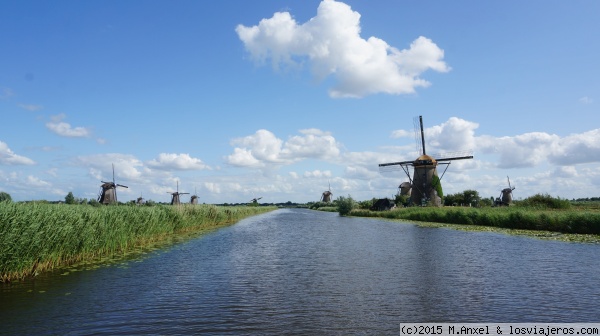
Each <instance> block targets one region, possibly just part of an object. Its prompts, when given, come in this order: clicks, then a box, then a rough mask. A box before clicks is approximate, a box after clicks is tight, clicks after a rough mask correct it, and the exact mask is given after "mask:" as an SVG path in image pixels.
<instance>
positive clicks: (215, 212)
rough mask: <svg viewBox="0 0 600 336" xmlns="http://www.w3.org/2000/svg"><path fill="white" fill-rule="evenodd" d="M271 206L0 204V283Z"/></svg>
mask: <svg viewBox="0 0 600 336" xmlns="http://www.w3.org/2000/svg"><path fill="white" fill-rule="evenodd" d="M274 209H276V208H275V207H218V206H214V205H181V206H151V207H146V206H102V207H97V206H96V207H94V206H87V205H65V204H63V205H57V204H44V203H36V202H34V203H28V204H25V203H8V202H0V281H2V282H7V281H11V280H13V279H20V278H25V277H29V276H34V275H36V274H38V273H39V272H42V271H48V270H52V269H54V268H57V267H63V266H67V265H70V264H74V263H77V262H84V261H93V260H97V259H99V258H104V257H118V256H122V255H125V254H127V253H128V252H131V251H133V250H136V249H139V248H140V247H143V246H146V245H151V244H155V243H158V242H162V241H169V240H171V239H173V238H174V237H176V236H178V235H184V234H192V233H194V234H195V233H201V232H205V231H207V230H212V229H215V228H218V227H222V226H225V225H229V224H232V223H234V222H236V221H238V220H240V219H242V218H244V217H248V216H252V215H255V214H258V213H262V212H267V211H271V210H274Z"/></svg>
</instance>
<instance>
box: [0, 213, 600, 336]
mask: <svg viewBox="0 0 600 336" xmlns="http://www.w3.org/2000/svg"><path fill="white" fill-rule="evenodd" d="M599 253H600V246H599V245H592V244H578V243H564V242H553V241H542V240H536V239H530V238H526V237H513V236H507V235H502V234H494V233H487V232H461V231H454V230H449V229H440V228H421V227H416V226H414V225H410V224H400V223H394V222H387V221H379V220H373V219H364V218H343V217H339V216H338V215H337V214H333V213H321V212H314V211H309V210H300V209H293V210H277V211H275V212H271V213H268V214H264V215H259V216H256V217H252V218H249V219H246V220H243V221H241V222H240V223H238V224H236V225H234V226H231V227H228V228H225V229H222V230H219V231H217V232H213V233H211V234H208V235H206V236H203V237H200V238H197V239H194V240H191V241H188V242H184V243H181V244H179V245H176V246H174V247H171V248H170V249H164V250H162V251H157V252H154V253H151V254H149V255H148V256H147V257H145V258H143V259H139V260H131V261H127V262H123V263H121V264H119V265H114V266H111V267H102V268H99V269H97V270H93V271H81V272H73V273H69V274H68V275H60V274H58V273H57V274H55V275H51V276H47V277H40V278H38V279H36V280H35V281H32V282H27V283H22V284H14V285H4V286H1V287H0V288H1V289H2V292H0V325H1V326H2V328H1V329H0V334H7V335H9V334H10V335H17V334H18V335H38V334H69V335H92V334H94V335H98V334H106V335H119V334H122V335H125V334H126V335H131V334H170V335H173V334H192V333H195V334H200V333H201V334H219V335H222V334H262V335H265V334H273V335H275V334H282V333H287V334H340V335H341V334H361V333H362V334H397V332H398V325H399V323H400V322H432V321H436V322H598V316H600V308H599V306H598V305H597V300H598V299H599V298H600V289H599V287H598V286H597V284H598V283H600V281H599V280H600V272H599V271H598V266H599V262H598V258H597V256H598V255H599Z"/></svg>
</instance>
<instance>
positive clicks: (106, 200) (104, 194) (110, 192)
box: [98, 163, 129, 204]
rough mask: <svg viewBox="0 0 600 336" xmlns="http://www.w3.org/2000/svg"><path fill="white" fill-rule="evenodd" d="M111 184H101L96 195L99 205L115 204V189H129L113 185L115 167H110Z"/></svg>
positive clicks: (120, 185)
mask: <svg viewBox="0 0 600 336" xmlns="http://www.w3.org/2000/svg"><path fill="white" fill-rule="evenodd" d="M112 177H113V180H112V182H104V181H101V182H102V185H101V186H100V193H99V195H98V202H100V203H101V204H111V203H117V187H123V188H129V187H128V186H124V185H122V184H116V183H115V165H114V163H113V165H112Z"/></svg>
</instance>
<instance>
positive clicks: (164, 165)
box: [147, 153, 210, 170]
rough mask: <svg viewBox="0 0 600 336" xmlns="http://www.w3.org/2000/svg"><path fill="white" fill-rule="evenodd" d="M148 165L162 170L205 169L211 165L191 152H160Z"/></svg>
mask: <svg viewBox="0 0 600 336" xmlns="http://www.w3.org/2000/svg"><path fill="white" fill-rule="evenodd" d="M147 164H148V166H150V167H153V168H156V169H161V170H170V169H174V170H203V169H210V167H209V166H208V165H206V164H204V163H203V162H202V160H200V159H196V158H193V157H191V156H190V155H189V154H173V153H160V154H159V155H158V158H157V159H154V160H152V161H148V162H147Z"/></svg>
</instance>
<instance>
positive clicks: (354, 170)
mask: <svg viewBox="0 0 600 336" xmlns="http://www.w3.org/2000/svg"><path fill="white" fill-rule="evenodd" d="M373 166H374V165H373ZM380 176H381V175H380V174H379V172H377V171H376V170H373V169H368V168H366V167H360V166H348V167H346V177H347V178H351V179H359V180H372V179H376V178H378V177H380Z"/></svg>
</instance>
